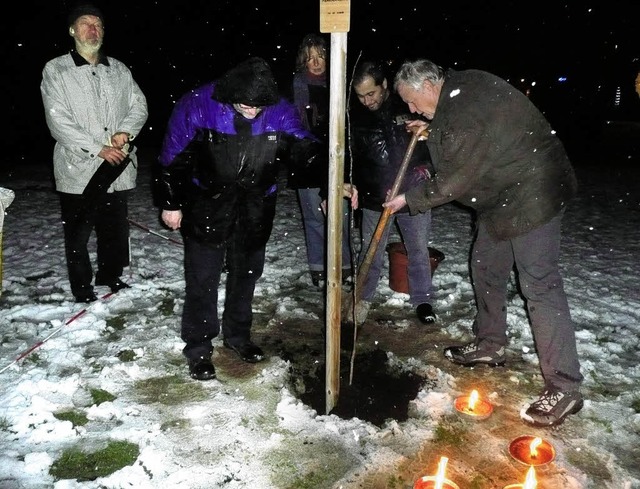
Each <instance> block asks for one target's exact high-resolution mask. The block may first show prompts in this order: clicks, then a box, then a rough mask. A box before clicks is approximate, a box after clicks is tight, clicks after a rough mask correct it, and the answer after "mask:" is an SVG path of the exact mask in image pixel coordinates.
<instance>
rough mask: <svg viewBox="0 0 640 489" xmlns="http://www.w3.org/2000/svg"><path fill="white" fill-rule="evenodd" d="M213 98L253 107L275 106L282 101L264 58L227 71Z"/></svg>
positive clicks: (252, 60) (243, 63)
mask: <svg viewBox="0 0 640 489" xmlns="http://www.w3.org/2000/svg"><path fill="white" fill-rule="evenodd" d="M212 98H213V99H214V100H217V101H218V102H222V103H226V104H244V105H249V106H251V107H263V106H265V105H274V104H276V103H277V102H278V100H279V99H280V95H279V94H278V85H277V84H276V81H275V79H274V78H273V74H272V73H271V68H270V67H269V65H268V64H267V62H266V61H265V60H263V59H262V58H257V57H255V58H249V59H248V60H246V61H243V62H242V63H240V64H239V65H237V66H236V67H235V68H231V69H230V70H229V71H227V72H226V73H225V74H224V75H223V76H222V77H221V78H220V79H219V80H218V82H217V83H216V87H215V90H214V92H213V95H212Z"/></svg>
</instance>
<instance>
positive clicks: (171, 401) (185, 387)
mask: <svg viewBox="0 0 640 489" xmlns="http://www.w3.org/2000/svg"><path fill="white" fill-rule="evenodd" d="M135 388H136V391H137V392H138V394H139V395H140V397H141V398H142V399H141V401H142V402H146V403H154V402H159V403H160V404H164V405H165V406H176V405H179V404H183V403H186V402H194V401H204V400H206V399H208V398H209V396H210V393H209V392H208V391H206V390H205V388H204V386H203V385H202V384H201V383H196V382H193V381H191V379H189V378H188V377H186V376H184V375H167V376H165V377H153V378H150V379H143V380H139V381H137V382H136V383H135Z"/></svg>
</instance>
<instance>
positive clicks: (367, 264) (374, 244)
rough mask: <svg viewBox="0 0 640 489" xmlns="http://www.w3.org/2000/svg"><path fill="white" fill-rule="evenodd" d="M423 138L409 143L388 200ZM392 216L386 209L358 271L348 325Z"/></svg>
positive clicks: (350, 298) (415, 135)
mask: <svg viewBox="0 0 640 489" xmlns="http://www.w3.org/2000/svg"><path fill="white" fill-rule="evenodd" d="M421 136H425V132H424V131H423V132H418V131H416V132H414V133H413V136H412V137H411V141H410V142H409V146H408V147H407V151H406V152H405V155H404V158H403V160H402V164H401V165H400V169H399V170H398V174H397V175H396V179H395V181H394V182H393V187H391V190H390V192H389V196H388V197H387V200H391V199H393V198H394V197H395V196H396V195H397V194H398V190H399V189H400V185H401V184H402V180H403V179H404V175H405V173H406V172H407V167H408V166H409V160H410V159H411V156H412V155H413V151H414V149H415V147H416V144H417V143H418V140H419V139H420V137H421ZM390 216H391V209H389V208H387V207H385V208H384V211H383V212H382V215H381V216H380V220H379V221H378V225H377V226H376V230H375V232H374V233H373V237H372V238H371V243H370V244H369V248H368V249H367V254H366V255H365V257H364V260H363V261H362V264H361V265H360V269H359V270H358V276H357V278H356V284H355V287H354V288H353V293H352V294H351V295H350V296H347V297H348V298H347V301H346V304H345V307H344V308H343V310H344V311H345V312H346V314H345V316H346V317H347V318H349V320H348V321H347V322H348V323H351V324H355V322H356V321H355V312H356V311H355V306H356V304H358V302H359V301H360V298H361V290H362V287H363V286H364V282H365V279H366V278H367V275H368V274H369V270H370V269H371V264H372V263H373V257H374V256H375V254H376V251H377V250H378V245H379V244H380V240H381V239H382V235H383V233H384V231H385V228H386V227H387V225H388V224H389V217H390Z"/></svg>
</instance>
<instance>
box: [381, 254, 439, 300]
mask: <svg viewBox="0 0 640 489" xmlns="http://www.w3.org/2000/svg"><path fill="white" fill-rule="evenodd" d="M387 253H389V287H391V290H393V291H395V292H402V293H404V294H408V293H409V278H408V275H407V265H408V263H409V258H408V256H407V249H406V248H405V246H404V243H389V244H388V245H387ZM442 260H444V253H442V252H441V251H439V250H436V249H435V248H431V247H429V262H430V263H431V276H432V277H433V274H434V273H435V271H436V268H438V265H439V264H440V262H441V261H442Z"/></svg>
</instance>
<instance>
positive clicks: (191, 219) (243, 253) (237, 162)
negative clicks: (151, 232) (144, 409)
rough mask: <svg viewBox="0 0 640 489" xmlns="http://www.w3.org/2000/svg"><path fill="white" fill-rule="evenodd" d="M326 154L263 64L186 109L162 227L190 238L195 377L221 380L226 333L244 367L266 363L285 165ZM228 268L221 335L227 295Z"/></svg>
mask: <svg viewBox="0 0 640 489" xmlns="http://www.w3.org/2000/svg"><path fill="white" fill-rule="evenodd" d="M317 146H318V143H317V140H316V139H315V138H314V137H313V135H312V134H311V133H310V132H308V131H307V130H305V129H304V128H303V127H302V123H301V121H300V116H299V114H298V112H297V109H296V107H295V106H293V105H292V104H291V103H289V102H287V101H286V100H285V99H282V98H280V96H279V94H278V89H277V86H276V82H275V80H274V78H273V75H272V73H271V69H270V67H269V65H268V64H267V63H266V62H265V61H264V60H262V59H260V58H250V59H248V60H246V61H244V62H242V63H240V64H239V65H237V66H236V67H235V68H232V69H231V70H229V71H228V72H227V73H226V74H224V75H223V76H222V77H221V78H220V79H219V80H218V81H217V82H215V83H210V84H207V85H204V86H202V87H200V88H197V89H195V90H192V91H190V92H189V93H188V94H186V95H184V96H183V97H182V98H181V99H180V100H179V101H178V103H177V104H176V107H175V108H174V110H173V113H172V115H171V118H170V119H169V123H168V127H167V132H166V134H165V137H164V142H163V146H162V150H161V152H160V156H159V162H160V164H161V166H162V174H161V175H162V176H161V178H160V189H159V194H160V199H161V204H160V205H161V207H162V220H163V221H164V223H165V224H166V225H167V226H169V227H170V228H171V229H178V228H179V229H180V230H181V232H182V235H183V237H184V244H185V261H184V263H185V281H186V297H185V303H184V309H183V313H182V332H181V335H182V339H183V340H184V341H185V343H186V346H185V347H184V350H183V353H184V355H185V356H186V357H187V360H188V364H189V371H190V374H191V377H193V378H195V379H198V380H207V379H212V378H214V377H215V369H214V367H213V364H212V363H211V354H212V352H213V347H212V343H211V340H212V339H213V338H215V337H216V336H217V335H218V334H219V333H220V330H221V329H222V333H223V337H224V340H223V345H224V346H225V347H227V348H230V349H232V350H234V351H235V352H236V353H237V354H238V355H239V356H240V358H241V359H242V360H244V361H246V362H259V361H261V360H263V358H264V353H263V351H262V349H261V348H260V347H258V346H257V345H255V344H254V343H253V342H252V341H251V338H250V332H251V323H252V311H251V302H252V300H253V294H254V290H255V285H256V281H257V280H258V279H259V278H260V277H261V275H262V272H263V268H264V259H265V246H266V243H267V241H268V239H269V236H270V234H271V229H272V225H273V218H274V214H275V209H276V194H277V177H278V173H279V168H278V163H277V158H276V156H277V154H278V152H279V151H280V150H288V151H289V152H290V155H289V156H288V158H287V159H292V160H293V161H298V162H300V164H304V163H305V162H309V161H312V160H313V155H314V154H315V152H316V151H317V150H318V149H319V148H318V147H317ZM310 164H312V163H310ZM225 265H226V268H227V271H228V274H227V280H226V297H225V304H224V313H223V316H222V326H221V325H220V321H219V319H218V311H217V307H218V286H219V284H220V276H221V273H222V270H223V266H225Z"/></svg>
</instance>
